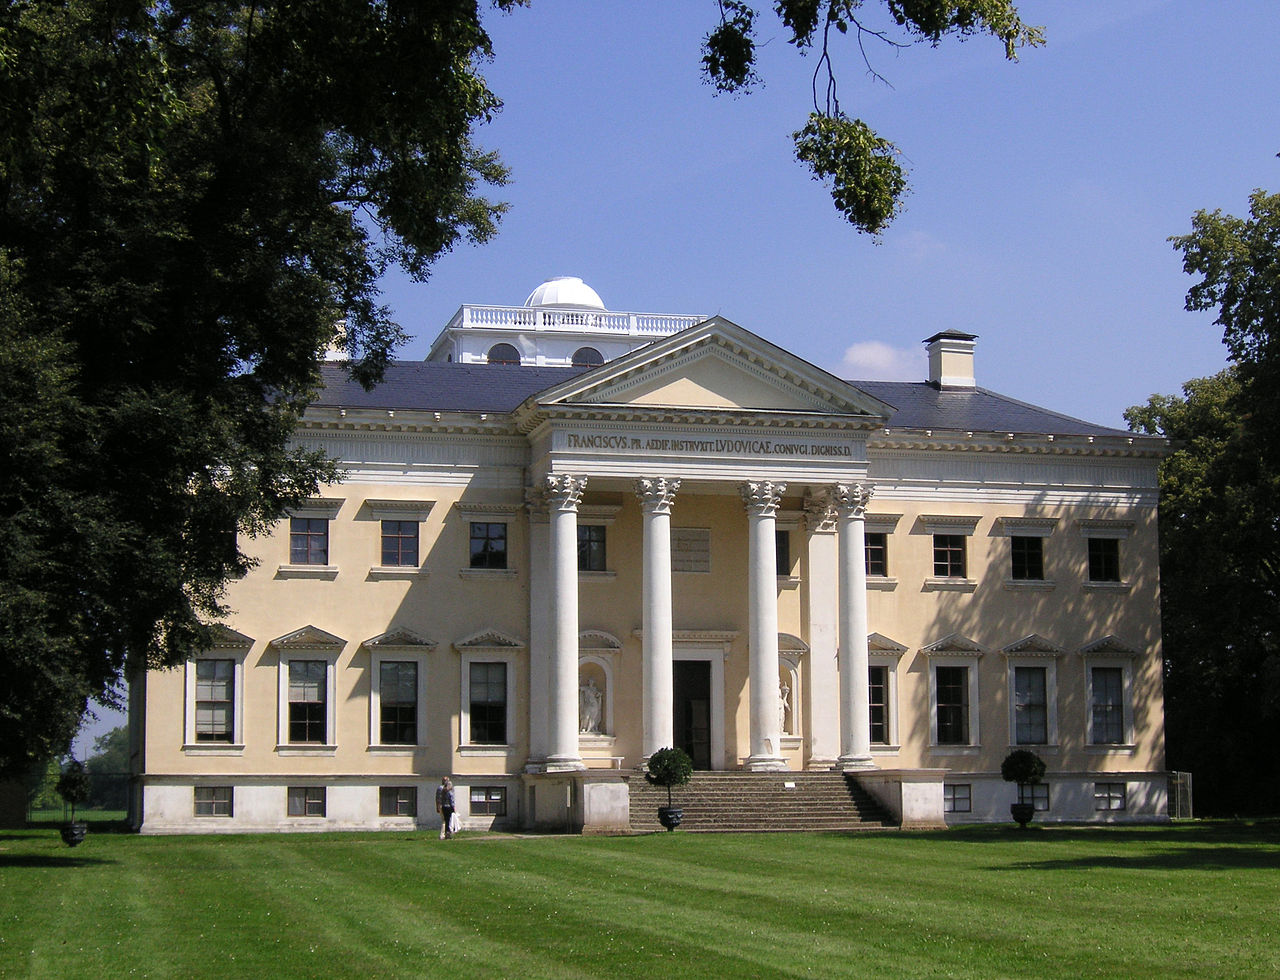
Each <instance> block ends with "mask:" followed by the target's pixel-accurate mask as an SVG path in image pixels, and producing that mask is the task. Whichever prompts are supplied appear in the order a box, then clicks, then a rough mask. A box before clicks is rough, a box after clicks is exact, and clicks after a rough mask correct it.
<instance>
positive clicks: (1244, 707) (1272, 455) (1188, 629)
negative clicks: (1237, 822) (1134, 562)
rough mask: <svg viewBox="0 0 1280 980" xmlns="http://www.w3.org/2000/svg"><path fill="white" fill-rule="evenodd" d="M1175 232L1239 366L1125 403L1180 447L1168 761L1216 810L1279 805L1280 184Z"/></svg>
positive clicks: (1169, 639)
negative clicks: (1235, 211) (1242, 207)
mask: <svg viewBox="0 0 1280 980" xmlns="http://www.w3.org/2000/svg"><path fill="white" fill-rule="evenodd" d="M1173 243H1174V245H1175V247H1176V248H1178V249H1179V250H1180V251H1181V252H1182V253H1183V266H1184V269H1185V270H1186V271H1187V272H1188V273H1189V274H1191V275H1193V276H1196V277H1198V278H1197V281H1196V282H1195V283H1194V284H1193V285H1192V287H1191V288H1190V290H1189V291H1188V293H1187V299H1186V306H1187V309H1188V310H1216V311H1217V318H1216V320H1215V322H1216V323H1217V324H1218V325H1219V326H1221V327H1222V328H1223V342H1224V343H1225V344H1226V346H1227V349H1228V352H1229V356H1230V360H1231V361H1232V367H1230V368H1229V369H1228V370H1226V371H1224V372H1223V373H1221V374H1218V375H1215V376H1214V377H1212V378H1202V379H1200V380H1197V381H1191V382H1188V383H1187V385H1186V386H1185V387H1184V389H1183V397H1181V398H1179V397H1173V396H1153V397H1152V398H1151V399H1150V401H1149V402H1148V403H1147V404H1146V405H1145V406H1138V407H1135V408H1131V409H1129V411H1128V412H1127V413H1126V418H1127V419H1128V421H1129V424H1130V426H1131V427H1132V428H1134V429H1137V430H1140V431H1144V432H1153V433H1160V434H1162V435H1166V436H1168V437H1169V438H1170V439H1171V440H1172V443H1173V448H1172V451H1171V453H1170V454H1169V456H1168V457H1167V458H1166V459H1165V460H1164V462H1163V463H1162V465H1161V469H1160V507H1161V511H1160V546H1161V560H1160V572H1161V594H1162V615H1163V621H1164V648H1165V682H1166V699H1167V727H1168V742H1169V763H1170V765H1171V766H1172V767H1174V768H1178V769H1188V770H1190V771H1192V772H1193V773H1194V775H1195V785H1196V799H1197V806H1198V807H1200V809H1201V810H1203V811H1204V812H1209V813H1219V814H1221V813H1247V812H1252V813H1262V812H1268V813H1274V812H1277V811H1278V810H1280V755H1277V753H1276V752H1275V746H1274V743H1275V733H1276V731H1277V726H1278V725H1280V634H1278V632H1277V630H1278V628H1280V591H1278V588H1280V456H1277V450H1278V449H1280V432H1278V430H1277V426H1278V425H1280V195H1269V194H1266V193H1265V192H1263V191H1257V192H1255V193H1254V195H1253V197H1252V198H1251V207H1250V216H1249V217H1248V218H1238V217H1233V216H1230V215H1224V214H1222V213H1221V212H1220V211H1212V212H1207V211H1201V212H1199V213H1197V214H1196V215H1195V216H1194V218H1193V220H1192V231H1191V233H1190V234H1187V235H1182V236H1178V237H1176V238H1174V239H1173Z"/></svg>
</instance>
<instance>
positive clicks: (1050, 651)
mask: <svg viewBox="0 0 1280 980" xmlns="http://www.w3.org/2000/svg"><path fill="white" fill-rule="evenodd" d="M1001 652H1002V653H1004V654H1006V655H1007V656H1014V655H1015V654H1016V655H1017V656H1021V657H1057V656H1060V655H1061V654H1062V653H1063V649H1062V647H1060V646H1058V645H1057V644H1056V643H1053V642H1052V641H1050V640H1046V639H1045V638H1044V637H1043V636H1041V635H1040V634H1039V633H1032V634H1030V635H1028V636H1024V637H1023V638H1022V639H1021V640H1018V641H1017V642H1016V643H1010V644H1009V645H1008V646H1007V647H1005V648H1004V649H1003V650H1002V651H1001Z"/></svg>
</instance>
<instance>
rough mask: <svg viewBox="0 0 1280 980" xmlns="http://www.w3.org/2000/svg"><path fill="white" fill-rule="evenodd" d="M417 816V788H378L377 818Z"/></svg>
mask: <svg viewBox="0 0 1280 980" xmlns="http://www.w3.org/2000/svg"><path fill="white" fill-rule="evenodd" d="M417 815H418V787H416V786H379V787H378V816H380V817H416V816H417Z"/></svg>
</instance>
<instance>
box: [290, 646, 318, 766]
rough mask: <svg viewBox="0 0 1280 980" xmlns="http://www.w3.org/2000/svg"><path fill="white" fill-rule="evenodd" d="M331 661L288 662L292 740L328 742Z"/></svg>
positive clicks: (296, 741)
mask: <svg viewBox="0 0 1280 980" xmlns="http://www.w3.org/2000/svg"><path fill="white" fill-rule="evenodd" d="M327 667H328V664H327V663H326V662H325V661H323V660H290V661H289V741H290V742H294V743H302V744H320V745H323V744H324V743H325V735H326V730H327V727H328V726H327V725H326V724H325V722H326V719H327V703H326V700H327V699H326V692H327V688H328V683H327V676H326V674H327V670H326V668H327Z"/></svg>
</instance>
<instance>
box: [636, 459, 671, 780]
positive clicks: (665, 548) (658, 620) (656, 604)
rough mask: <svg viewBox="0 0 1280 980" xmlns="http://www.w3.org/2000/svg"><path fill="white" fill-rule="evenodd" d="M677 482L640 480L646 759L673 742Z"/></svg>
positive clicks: (643, 750) (642, 743) (642, 691)
mask: <svg viewBox="0 0 1280 980" xmlns="http://www.w3.org/2000/svg"><path fill="white" fill-rule="evenodd" d="M679 489H680V481H679V480H664V479H661V478H658V479H640V480H636V496H637V497H638V498H639V499H640V509H641V510H642V511H643V513H644V559H643V561H644V578H643V586H642V589H643V591H642V593H641V603H642V605H643V613H642V620H641V624H642V630H643V635H644V640H643V648H642V651H641V689H640V697H641V698H642V700H643V707H642V709H641V718H642V729H641V741H640V752H641V754H642V755H643V756H644V757H645V758H646V759H647V758H649V756H651V755H653V753H654V752H656V751H658V749H665V748H669V747H670V746H671V745H672V743H673V742H674V741H675V705H674V693H673V690H672V687H673V679H672V666H671V660H672V653H671V505H672V504H673V503H674V501H675V496H676V491H677V490H679Z"/></svg>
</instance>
